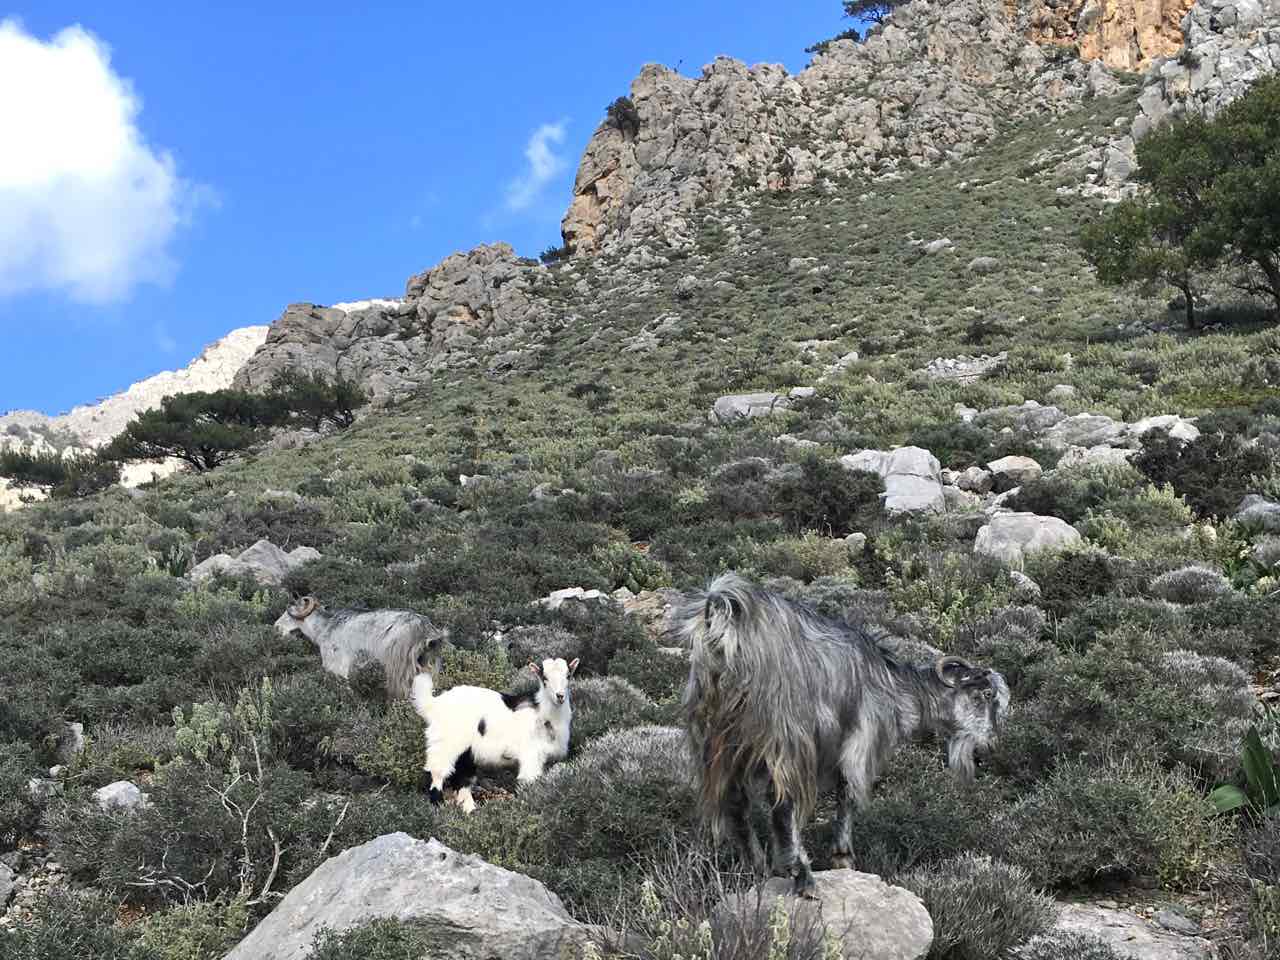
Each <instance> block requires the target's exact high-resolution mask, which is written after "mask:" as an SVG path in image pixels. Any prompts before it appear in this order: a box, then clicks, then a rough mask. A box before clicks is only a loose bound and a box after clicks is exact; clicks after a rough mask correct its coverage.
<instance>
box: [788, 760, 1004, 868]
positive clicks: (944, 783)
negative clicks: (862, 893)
mask: <svg viewBox="0 0 1280 960" xmlns="http://www.w3.org/2000/svg"><path fill="white" fill-rule="evenodd" d="M998 806H999V804H998V802H997V793H996V790H995V787H994V785H993V783H992V782H990V781H988V780H986V779H985V778H984V779H982V780H979V781H978V782H977V783H975V784H963V783H961V782H960V781H959V780H958V779H957V778H956V777H955V776H954V775H953V774H952V773H950V772H949V771H948V770H947V769H946V768H945V767H944V766H943V762H942V757H941V756H940V755H939V753H938V752H937V751H936V750H929V749H927V748H924V747H918V746H909V747H905V748H903V749H900V750H899V751H898V752H897V754H896V755H895V756H894V759H893V763H892V765H891V767H890V770H889V771H888V774H887V775H886V778H885V781H884V782H883V783H882V784H881V785H880V786H879V787H877V789H876V792H875V795H874V796H873V797H872V800H871V803H870V804H869V805H868V807H867V808H866V809H865V810H863V811H860V812H859V813H858V815H857V816H855V817H854V818H853V822H852V831H851V840H852V845H853V862H854V865H855V866H856V867H857V869H859V870H862V871H864V872H866V873H876V874H879V875H880V876H886V877H887V876H896V875H897V874H899V873H902V872H904V871H907V870H910V869H912V868H913V867H916V866H919V865H926V864H930V863H936V862H938V861H941V860H946V859H949V858H952V857H957V856H960V855H961V854H964V853H970V852H980V853H993V852H995V850H994V847H995V846H996V842H995V838H994V836H993V834H992V824H991V814H992V811H993V810H994V809H997V808H998ZM824 847H825V844H820V845H818V847H817V848H816V849H819V850H821V849H824ZM810 849H815V848H814V847H811V848H810Z"/></svg>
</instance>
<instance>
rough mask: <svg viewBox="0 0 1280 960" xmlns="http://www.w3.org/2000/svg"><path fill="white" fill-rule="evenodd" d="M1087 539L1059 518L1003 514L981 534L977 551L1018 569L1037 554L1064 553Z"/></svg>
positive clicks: (977, 541)
mask: <svg viewBox="0 0 1280 960" xmlns="http://www.w3.org/2000/svg"><path fill="white" fill-rule="evenodd" d="M1083 539H1084V538H1083V537H1081V536H1080V533H1079V531H1077V530H1076V529H1075V527H1073V526H1071V525H1070V524H1069V523H1067V522H1066V521H1064V520H1060V519H1058V518H1057V517H1042V516H1039V515H1037V514H1034V513H999V514H996V515H995V516H993V517H992V518H991V519H990V521H989V522H988V523H987V524H986V525H985V526H984V527H983V528H982V529H981V530H979V531H978V536H977V539H976V540H974V544H973V550H974V553H978V554H981V555H983V556H987V557H993V558H994V559H996V560H999V561H1000V562H1002V563H1004V564H1007V565H1008V566H1010V567H1013V568H1015V569H1017V568H1020V567H1021V566H1022V564H1023V562H1024V561H1025V560H1026V558H1027V557H1029V556H1031V555H1032V554H1033V553H1039V552H1041V551H1043V550H1062V549H1065V548H1067V547H1072V546H1076V545H1078V544H1080V543H1082V542H1083Z"/></svg>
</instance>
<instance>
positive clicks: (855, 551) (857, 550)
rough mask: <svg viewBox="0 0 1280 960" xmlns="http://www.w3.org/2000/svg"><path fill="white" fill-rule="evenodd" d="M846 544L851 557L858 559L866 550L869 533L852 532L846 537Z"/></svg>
mask: <svg viewBox="0 0 1280 960" xmlns="http://www.w3.org/2000/svg"><path fill="white" fill-rule="evenodd" d="M844 546H845V549H846V550H848V551H849V558H850V559H851V560H856V559H857V558H858V557H860V556H862V554H863V553H864V552H866V549H867V535H866V534H865V533H851V534H849V535H848V536H847V537H845V538H844Z"/></svg>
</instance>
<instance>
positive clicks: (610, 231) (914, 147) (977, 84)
mask: <svg viewBox="0 0 1280 960" xmlns="http://www.w3.org/2000/svg"><path fill="white" fill-rule="evenodd" d="M1015 20H1016V18H1011V17H1010V16H1009V15H1008V13H1007V12H1006V10H1005V9H1004V7H1003V6H1002V5H1000V4H998V3H992V2H990V0H936V2H930V0H915V2H913V3H910V4H906V5H903V6H901V7H898V8H897V9H895V11H894V13H893V16H892V17H891V18H890V19H889V20H887V21H886V23H885V24H884V25H883V26H882V27H880V28H878V29H876V30H875V31H874V32H873V33H872V35H871V36H870V37H869V38H868V39H867V40H866V41H865V42H863V43H854V42H852V41H848V40H841V41H836V42H833V43H831V44H830V45H829V46H828V48H827V50H826V52H824V53H821V54H818V55H817V56H815V57H814V60H813V63H812V64H811V65H810V66H809V67H808V68H807V69H805V70H803V71H801V72H800V73H798V74H796V75H794V76H793V75H791V74H788V73H787V71H786V70H784V69H783V68H782V67H781V66H778V65H776V64H757V65H756V66H752V67H748V66H747V65H746V64H744V63H742V62H740V61H737V60H732V59H729V58H727V57H721V58H718V59H717V60H715V62H713V63H711V64H710V65H708V66H706V67H704V68H703V70H702V75H701V76H700V77H698V78H691V77H686V76H682V75H681V74H679V73H676V72H675V71H673V70H669V69H667V68H666V67H663V66H659V65H656V64H648V65H647V66H645V67H644V68H643V69H642V70H641V72H640V75H639V76H638V77H637V78H636V79H635V80H634V81H633V82H632V84H631V90H630V99H631V101H632V103H633V104H634V106H635V111H636V115H637V117H638V123H636V124H634V125H627V127H626V129H622V128H620V127H619V126H618V125H616V124H614V123H613V122H611V121H608V120H606V121H605V122H604V123H602V124H601V125H600V127H599V128H597V130H596V132H595V134H594V135H593V136H592V138H591V141H590V142H589V143H588V145H587V148H586V151H585V153H584V154H583V157H582V161H581V163H580V165H579V168H578V174H577V178H576V180H575V182H574V189H573V200H572V202H571V203H570V205H569V209H568V212H567V213H566V214H565V217H564V220H563V222H562V224H561V230H562V233H563V236H564V240H565V242H566V244H568V245H570V246H571V247H572V248H573V249H574V250H575V251H577V252H579V253H583V252H589V251H593V250H598V249H601V248H604V247H608V246H611V245H613V244H615V243H616V242H617V241H618V240H619V239H620V238H623V237H626V238H628V239H631V240H634V239H636V238H638V237H641V236H646V235H649V234H657V235H660V236H661V237H662V238H663V239H664V240H665V241H666V243H667V244H669V245H671V246H674V247H683V246H687V245H689V244H690V243H691V242H692V241H691V239H690V229H689V226H688V223H687V222H686V219H685V215H686V214H687V213H688V212H689V211H691V210H692V209H694V207H695V206H698V205H700V204H702V203H706V202H709V201H717V200H722V199H725V198H726V197H729V196H730V195H732V194H734V193H735V192H741V191H743V190H748V191H750V190H765V189H771V188H773V189H776V188H787V187H801V186H808V185H813V184H823V183H828V182H832V181H834V180H835V179H836V178H840V177H843V176H846V175H855V176H863V175H870V176H878V175H883V174H887V173H891V172H893V171H894V170H896V169H897V168H898V167H900V166H902V165H915V166H930V165H934V164H938V163H942V162H945V161H947V160H951V159H956V158H959V157H964V156H967V155H969V154H972V153H973V152H974V151H975V150H976V149H977V148H978V147H979V146H980V145H982V144H983V143H985V142H986V141H987V140H989V139H990V138H991V137H992V135H993V134H994V133H995V131H996V129H997V126H998V124H999V123H1000V122H1003V121H1005V120H1007V119H1009V118H1014V117H1020V116H1027V115H1031V114H1041V113H1044V112H1045V111H1050V112H1052V111H1054V110H1057V109H1059V108H1062V107H1065V106H1068V105H1071V104H1075V103H1077V102H1079V100H1080V98H1082V97H1083V96H1084V95H1085V94H1086V93H1087V92H1096V90H1097V86H1098V84H1099V83H1102V84H1103V85H1104V86H1105V85H1106V82H1107V81H1106V78H1105V76H1102V77H1101V79H1099V75H1097V74H1096V72H1095V75H1094V77H1093V79H1092V81H1091V78H1090V69H1089V66H1088V65H1086V64H1084V63H1082V62H1081V61H1079V60H1076V59H1074V58H1052V59H1051V58H1048V57H1046V54H1045V52H1044V51H1043V50H1042V49H1041V47H1040V46H1039V45H1037V44H1035V43H1033V42H1031V41H1029V40H1027V39H1026V38H1025V37H1024V36H1022V34H1021V33H1020V32H1019V30H1018V26H1017V23H1016V22H1015ZM1104 74H1105V71H1104Z"/></svg>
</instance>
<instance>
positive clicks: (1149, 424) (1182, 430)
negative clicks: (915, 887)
mask: <svg viewBox="0 0 1280 960" xmlns="http://www.w3.org/2000/svg"><path fill="white" fill-rule="evenodd" d="M1152 430H1165V431H1167V432H1168V434H1169V436H1171V437H1172V438H1173V439H1174V440H1181V441H1183V442H1184V443H1189V442H1190V441H1192V440H1195V439H1196V438H1197V437H1199V436H1200V431H1199V430H1198V429H1197V428H1196V425H1195V424H1194V423H1192V422H1191V421H1190V420H1188V419H1186V418H1185V417H1180V416H1178V415H1177V414H1176V413H1166V414H1164V415H1162V416H1159V417H1147V418H1146V419H1143V420H1139V421H1138V422H1137V423H1131V424H1129V432H1130V433H1131V434H1133V436H1135V437H1143V436H1146V435H1147V434H1148V433H1150V432H1151V431H1152Z"/></svg>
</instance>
